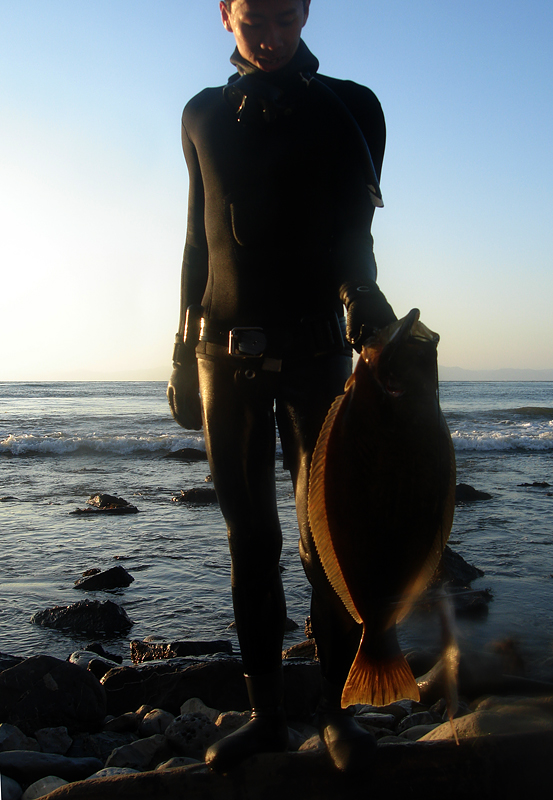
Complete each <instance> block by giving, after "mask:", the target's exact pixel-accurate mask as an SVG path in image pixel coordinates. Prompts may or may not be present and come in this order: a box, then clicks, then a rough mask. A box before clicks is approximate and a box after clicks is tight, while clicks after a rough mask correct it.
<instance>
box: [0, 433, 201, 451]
mask: <svg viewBox="0 0 553 800" xmlns="http://www.w3.org/2000/svg"><path fill="white" fill-rule="evenodd" d="M183 447H195V448H196V449H201V450H205V445H204V440H203V436H201V435H197V436H194V434H191V435H189V436H186V437H184V438H183V437H182V436H180V437H177V436H170V435H162V434H145V435H142V436H125V435H120V436H109V435H99V436H96V435H94V434H92V435H90V436H82V437H81V436H66V435H64V434H63V433H61V432H60V433H53V434H47V435H34V434H21V435H19V436H15V435H10V436H7V437H6V438H5V439H3V440H2V441H1V442H0V453H1V454H4V455H12V456H31V455H37V456H46V455H52V456H66V455H87V454H99V453H101V454H103V455H106V456H109V455H114V456H126V455H128V456H131V455H136V454H140V453H148V454H150V455H156V454H157V455H166V454H167V453H171V452H174V451H176V450H180V449H181V448H183Z"/></svg>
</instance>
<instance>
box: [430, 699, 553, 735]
mask: <svg viewBox="0 0 553 800" xmlns="http://www.w3.org/2000/svg"><path fill="white" fill-rule="evenodd" d="M453 725H454V726H455V730H456V732H457V736H458V737H459V739H470V738H474V737H481V736H490V735H491V734H501V735H506V734H517V735H521V734H529V733H541V732H546V731H549V732H553V697H548V698H536V699H535V700H532V699H531V698H517V699H515V700H511V701H508V700H507V701H506V700H505V698H502V697H495V698H487V700H486V701H484V702H483V703H480V704H479V706H478V707H477V710H476V711H475V712H474V713H473V714H467V715H466V716H464V717H460V718H459V719H454V720H453ZM454 738H455V737H454V733H453V730H452V726H451V723H449V722H444V723H443V724H442V725H440V726H439V727H438V728H436V729H435V730H433V731H430V733H427V734H426V735H425V736H423V737H422V739H421V741H424V742H428V741H437V740H440V739H446V740H447V739H454Z"/></svg>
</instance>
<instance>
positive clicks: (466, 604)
mask: <svg viewBox="0 0 553 800" xmlns="http://www.w3.org/2000/svg"><path fill="white" fill-rule="evenodd" d="M449 597H450V598H451V601H452V603H453V608H454V609H455V613H456V614H457V615H458V616H464V617H482V616H486V614H487V613H488V603H489V602H490V601H491V600H493V594H492V593H491V590H490V589H477V590H475V589H471V588H470V587H469V586H451V587H449Z"/></svg>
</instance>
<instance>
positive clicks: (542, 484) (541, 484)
mask: <svg viewBox="0 0 553 800" xmlns="http://www.w3.org/2000/svg"><path fill="white" fill-rule="evenodd" d="M518 485H519V486H524V487H530V488H532V489H549V487H550V486H551V484H550V483H547V482H546V481H534V482H533V483H519V484H518Z"/></svg>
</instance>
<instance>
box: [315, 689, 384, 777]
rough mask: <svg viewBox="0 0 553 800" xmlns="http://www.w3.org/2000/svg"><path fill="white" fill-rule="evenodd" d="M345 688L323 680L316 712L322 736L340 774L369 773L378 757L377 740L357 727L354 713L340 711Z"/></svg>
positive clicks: (348, 710)
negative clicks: (371, 765)
mask: <svg viewBox="0 0 553 800" xmlns="http://www.w3.org/2000/svg"><path fill="white" fill-rule="evenodd" d="M341 696H342V687H338V686H334V685H332V684H331V683H329V682H328V681H327V680H325V679H324V678H323V692H322V698H321V702H320V703H319V707H318V709H317V716H318V729H319V736H320V737H321V739H322V741H323V742H324V744H325V747H326V749H327V751H328V754H329V756H330V758H331V759H332V761H333V762H334V765H335V766H336V767H337V768H338V769H339V770H340V771H341V772H350V773H351V772H358V771H363V770H366V769H367V767H368V766H369V765H370V762H371V760H372V758H373V757H374V756H375V754H376V739H375V738H374V736H373V735H372V734H371V733H369V732H368V731H366V730H364V728H362V727H361V726H360V725H358V724H357V722H356V721H355V719H354V718H353V709H352V710H350V709H347V708H342V707H341V702H340V701H341Z"/></svg>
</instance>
